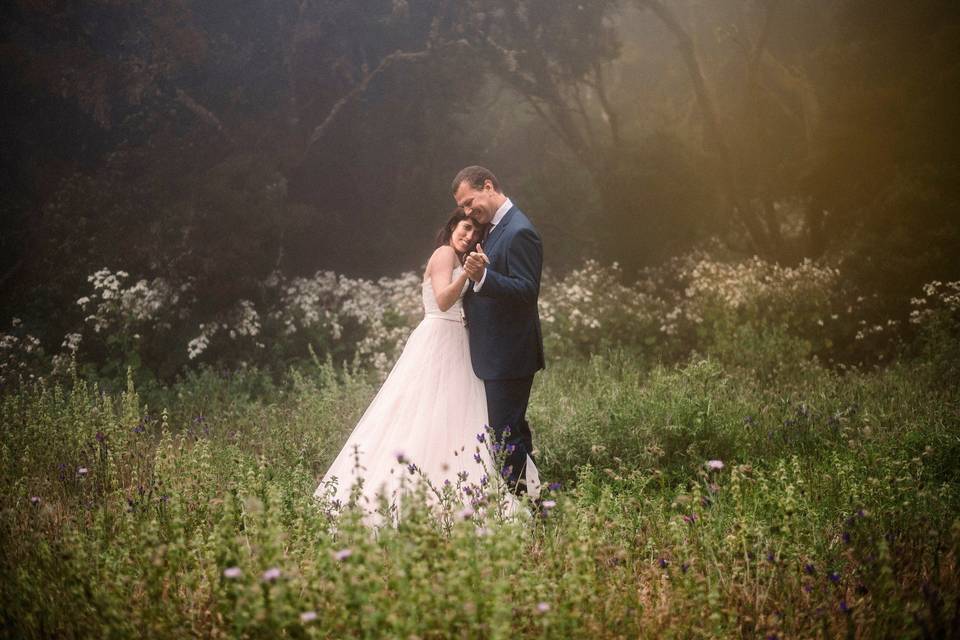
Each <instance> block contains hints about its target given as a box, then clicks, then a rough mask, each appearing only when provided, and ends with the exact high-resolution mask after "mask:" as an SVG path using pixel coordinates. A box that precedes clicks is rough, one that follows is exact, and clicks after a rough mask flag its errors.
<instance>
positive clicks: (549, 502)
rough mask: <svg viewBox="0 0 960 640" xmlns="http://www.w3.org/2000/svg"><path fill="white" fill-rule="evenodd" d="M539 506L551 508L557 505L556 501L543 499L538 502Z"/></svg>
mask: <svg viewBox="0 0 960 640" xmlns="http://www.w3.org/2000/svg"><path fill="white" fill-rule="evenodd" d="M540 506H541V507H543V508H544V509H553V508H554V507H555V506H557V501H556V500H544V501H543V502H541V503H540Z"/></svg>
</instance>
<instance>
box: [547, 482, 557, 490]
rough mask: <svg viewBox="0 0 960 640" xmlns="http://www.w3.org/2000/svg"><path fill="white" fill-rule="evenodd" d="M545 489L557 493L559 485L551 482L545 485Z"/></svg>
mask: <svg viewBox="0 0 960 640" xmlns="http://www.w3.org/2000/svg"><path fill="white" fill-rule="evenodd" d="M547 489H549V490H550V491H559V490H560V483H559V482H551V483H550V484H548V485H547Z"/></svg>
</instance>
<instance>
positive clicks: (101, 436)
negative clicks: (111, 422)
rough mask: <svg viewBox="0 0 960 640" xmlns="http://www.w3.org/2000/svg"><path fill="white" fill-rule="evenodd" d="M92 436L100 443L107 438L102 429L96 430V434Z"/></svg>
mask: <svg viewBox="0 0 960 640" xmlns="http://www.w3.org/2000/svg"><path fill="white" fill-rule="evenodd" d="M94 438H96V440H97V442H100V443H102V442H103V441H104V440H106V439H107V436H106V435H104V433H103V431H97V435H95V436H94Z"/></svg>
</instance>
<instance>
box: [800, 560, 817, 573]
mask: <svg viewBox="0 0 960 640" xmlns="http://www.w3.org/2000/svg"><path fill="white" fill-rule="evenodd" d="M803 570H804V571H806V572H807V573H808V574H809V575H811V576H812V575H813V574H814V573H816V572H817V569H816V567H814V566H813V565H812V564H810V563H809V562H808V563H807V564H805V565H803Z"/></svg>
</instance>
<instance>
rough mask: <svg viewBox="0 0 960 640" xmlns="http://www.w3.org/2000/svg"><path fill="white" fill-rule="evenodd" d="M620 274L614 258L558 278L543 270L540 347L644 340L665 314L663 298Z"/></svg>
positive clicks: (589, 263)
mask: <svg viewBox="0 0 960 640" xmlns="http://www.w3.org/2000/svg"><path fill="white" fill-rule="evenodd" d="M622 280H623V274H622V272H621V270H620V267H619V265H617V263H613V265H612V266H610V267H603V266H601V265H600V263H598V262H597V261H596V260H587V261H586V262H585V263H584V265H583V267H581V268H579V269H574V270H573V271H571V272H570V273H569V274H568V275H567V276H566V277H565V278H563V279H562V280H559V281H554V280H553V278H551V277H550V275H549V274H547V277H545V278H544V282H543V287H542V290H541V292H540V302H539V304H540V320H541V323H542V325H543V331H544V339H545V342H546V346H545V349H546V350H547V351H548V352H553V351H555V350H559V351H560V352H563V351H566V350H569V349H573V350H579V351H590V350H592V349H594V348H596V347H598V346H601V345H605V344H622V343H630V342H640V341H643V340H645V339H646V340H648V341H649V340H650V339H651V338H652V336H654V335H655V333H656V329H657V327H658V326H659V325H660V324H661V322H662V320H661V319H662V318H663V317H664V316H665V313H666V308H667V306H666V301H665V300H663V299H662V298H660V297H658V296H656V295H654V294H652V293H650V292H649V291H647V290H644V288H642V287H640V286H627V285H625V284H623V283H622Z"/></svg>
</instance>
